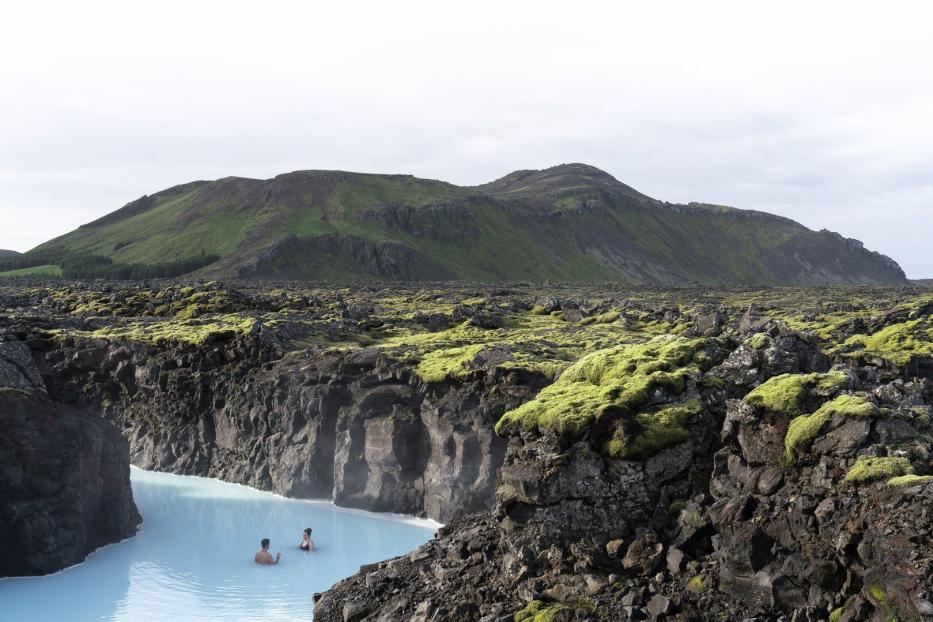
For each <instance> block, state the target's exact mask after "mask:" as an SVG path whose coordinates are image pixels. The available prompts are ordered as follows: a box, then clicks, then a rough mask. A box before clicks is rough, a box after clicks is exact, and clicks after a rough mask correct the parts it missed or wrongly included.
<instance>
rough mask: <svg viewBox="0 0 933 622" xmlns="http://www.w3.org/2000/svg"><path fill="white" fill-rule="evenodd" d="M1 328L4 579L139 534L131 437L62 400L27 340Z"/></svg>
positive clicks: (63, 563) (0, 564)
mask: <svg viewBox="0 0 933 622" xmlns="http://www.w3.org/2000/svg"><path fill="white" fill-rule="evenodd" d="M9 337H10V335H3V334H0V490H2V491H3V494H2V495H0V577H5V576H22V575H41V574H47V573H50V572H54V571H56V570H61V569H62V568H66V567H68V566H71V565H74V564H77V563H79V562H81V561H83V560H84V558H85V557H86V556H87V555H88V554H89V553H90V552H92V551H93V550H95V549H96V548H98V547H100V546H103V545H105V544H110V543H112V542H118V541H120V540H123V539H124V538H127V537H129V536H131V535H133V534H134V533H135V532H136V526H137V525H138V524H139V522H140V520H141V519H140V516H139V513H138V512H137V511H136V506H135V504H134V503H133V494H132V491H131V489H130V478H129V451H128V446H127V442H126V440H125V439H124V438H123V437H122V436H120V434H119V433H118V432H117V431H116V430H115V429H114V428H113V426H112V425H111V424H110V423H108V422H107V421H105V420H103V419H101V418H100V417H89V416H84V415H81V414H79V413H76V412H75V411H74V410H73V409H71V408H69V407H67V406H65V405H63V404H60V403H56V402H55V401H53V400H51V399H50V398H49V397H48V395H47V394H46V390H45V386H44V383H43V380H42V377H41V376H40V374H39V371H38V369H37V368H36V365H35V363H34V361H33V359H32V357H31V355H30V349H29V348H28V347H27V346H26V345H25V344H24V343H23V342H21V341H18V340H16V339H10V338H9Z"/></svg>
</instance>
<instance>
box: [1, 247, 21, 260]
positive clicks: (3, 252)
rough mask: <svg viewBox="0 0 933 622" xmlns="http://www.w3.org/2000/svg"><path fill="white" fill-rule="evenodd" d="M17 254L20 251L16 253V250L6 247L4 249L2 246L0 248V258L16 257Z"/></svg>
mask: <svg viewBox="0 0 933 622" xmlns="http://www.w3.org/2000/svg"><path fill="white" fill-rule="evenodd" d="M19 254H20V253H18V252H16V251H10V250H6V249H4V248H0V258H3V257H16V256H17V255H19Z"/></svg>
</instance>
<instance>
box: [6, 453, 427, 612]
mask: <svg viewBox="0 0 933 622" xmlns="http://www.w3.org/2000/svg"><path fill="white" fill-rule="evenodd" d="M131 478H132V481H133V495H134V497H135V499H136V505H137V506H138V507H139V511H140V513H141V514H142V516H143V520H144V522H143V524H142V525H141V526H140V530H139V533H138V534H136V536H135V537H133V538H130V539H128V540H126V541H124V542H121V543H119V544H114V545H111V546H108V547H105V548H103V549H100V550H98V551H96V552H95V553H93V554H92V555H91V556H90V557H88V559H87V560H86V561H85V562H84V563H83V564H79V565H77V566H74V567H72V568H69V569H67V570H64V571H63V572H60V573H57V574H54V575H49V576H45V577H30V578H16V579H3V580H0V619H3V620H16V621H36V622H44V621H46V620H48V621H49V622H59V621H75V622H82V621H85V620H88V621H90V620H118V621H126V622H131V621H132V622H141V621H148V620H153V621H155V620H167V621H169V622H183V621H187V620H234V621H236V620H289V621H292V620H311V618H312V615H311V612H312V609H313V601H312V598H311V596H312V594H313V593H314V592H320V591H323V590H326V589H327V588H329V587H330V586H331V585H333V584H334V583H335V582H336V581H337V580H339V579H341V578H343V577H346V576H349V575H352V574H354V573H356V572H357V571H358V570H359V567H360V566H361V565H362V564H367V563H372V562H375V561H379V560H382V559H386V558H388V557H394V556H396V555H401V554H402V553H405V552H407V551H411V550H412V549H415V548H417V547H418V546H420V545H421V544H423V543H425V542H427V541H428V539H430V538H431V536H432V535H433V534H434V532H435V531H436V529H437V524H436V523H433V522H431V521H424V520H417V519H406V518H402V517H397V516H389V515H380V514H372V513H368V512H358V511H353V510H346V509H341V508H337V507H335V506H333V505H332V504H330V503H327V502H320V501H304V500H296V499H285V498H282V497H279V496H276V495H273V494H270V493H266V492H260V491H257V490H253V489H251V488H247V487H245V486H237V485H235V484H227V483H224V482H219V481H216V480H211V479H207V478H201V477H184V476H179V475H169V474H165V473H152V472H148V471H142V470H140V469H135V468H134V469H133V470H132V475H131ZM305 527H311V528H312V529H314V542H315V545H316V546H317V550H316V551H313V552H311V553H305V552H304V551H300V550H299V549H298V542H299V540H300V539H301V531H302V530H303V529H304V528H305ZM263 537H268V538H269V539H271V540H272V546H271V550H272V551H273V553H275V552H276V551H281V552H282V561H281V563H280V564H279V565H278V566H260V565H258V564H255V563H254V562H253V554H254V553H255V552H256V551H257V550H258V549H259V540H260V539H261V538H263Z"/></svg>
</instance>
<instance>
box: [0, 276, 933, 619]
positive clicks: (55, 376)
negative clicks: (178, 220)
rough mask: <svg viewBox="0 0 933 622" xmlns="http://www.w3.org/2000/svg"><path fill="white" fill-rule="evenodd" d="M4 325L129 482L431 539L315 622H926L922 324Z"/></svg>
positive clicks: (755, 317)
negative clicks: (218, 489)
mask: <svg viewBox="0 0 933 622" xmlns="http://www.w3.org/2000/svg"><path fill="white" fill-rule="evenodd" d="M0 296H2V297H0V301H4V304H6V305H7V306H8V307H9V308H10V309H14V311H13V312H11V313H10V314H9V315H8V316H6V317H4V316H0V322H3V324H4V325H5V326H7V327H8V328H7V330H8V331H9V333H10V334H12V335H15V336H16V337H17V339H19V340H21V341H22V342H23V343H26V344H28V346H29V348H30V349H31V352H32V356H33V357H34V358H35V359H36V360H37V361H38V362H39V369H40V370H41V374H42V377H43V378H44V380H45V383H46V384H47V386H48V390H49V394H50V396H51V399H53V400H55V401H56V402H58V403H62V404H67V405H68V406H69V408H72V409H77V410H82V411H85V412H87V413H94V414H95V415H97V414H100V413H101V412H103V413H104V414H105V416H106V418H107V419H109V420H111V421H113V422H115V423H116V425H117V426H118V428H119V429H120V430H121V431H122V432H123V433H124V435H125V436H126V437H127V438H128V439H130V446H131V449H132V453H131V457H132V460H133V461H134V462H136V463H138V464H140V465H142V466H146V467H149V468H157V469H163V470H168V471H173V472H178V473H194V474H200V475H211V476H215V477H221V478H223V479H227V480H230V481H237V482H242V483H247V484H250V485H253V486H256V487H259V488H264V489H271V490H276V491H279V492H282V493H284V494H288V495H292V496H325V497H327V496H330V497H332V498H334V499H335V500H336V501H337V502H338V503H341V504H344V505H352V506H356V507H365V508H369V509H377V510H392V511H402V512H424V513H425V514H427V515H429V516H432V517H435V518H439V519H441V520H444V521H445V522H447V524H446V525H445V526H444V527H443V528H442V529H441V530H440V532H439V536H438V538H436V539H435V540H432V541H431V542H429V543H427V544H426V545H424V546H423V547H421V548H420V549H419V550H417V551H414V552H412V553H411V554H410V555H407V556H404V557H401V558H398V559H394V560H387V561H385V562H381V563H377V564H373V565H369V566H366V567H364V568H362V569H361V571H360V573H359V574H358V575H356V576H354V577H350V578H348V579H347V580H345V581H342V582H340V583H338V584H337V585H335V586H334V587H333V588H332V589H331V590H329V591H328V592H327V593H325V594H322V595H319V596H318V598H317V599H316V601H317V602H316V614H315V615H316V619H318V620H324V621H330V620H341V621H344V622H345V621H346V620H412V621H424V620H438V621H439V620H488V621H492V620H502V621H503V622H504V621H505V620H510V619H514V620H516V621H518V622H523V621H524V622H527V621H528V620H535V622H539V621H540V620H542V619H543V620H557V621H562V620H574V619H583V620H626V619H636V620H637V619H646V618H653V619H682V620H706V619H710V618H715V619H725V620H744V619H747V618H749V617H753V618H754V619H758V620H762V621H765V620H774V621H777V620H796V621H798V622H803V621H808V620H824V619H827V618H828V619H831V620H833V621H836V622H838V621H839V620H846V621H849V620H860V621H861V620H891V619H893V618H895V617H896V618H897V619H908V620H909V619H919V620H924V619H930V618H933V585H931V580H930V576H931V571H933V554H931V550H933V547H931V545H933V542H931V539H933V523H931V514H930V510H929V505H930V502H931V500H933V434H931V428H930V416H931V406H930V404H931V399H933V383H931V381H933V319H931V315H933V300H931V299H930V298H929V296H928V295H927V294H921V293H918V292H917V291H914V290H900V289H898V290H876V289H864V290H861V289H860V290H818V291H817V290H784V291H766V292H763V291H754V292H749V291H738V290H736V291H730V292H725V293H722V294H717V295H713V294H711V293H709V292H706V291H702V290H693V289H686V290H682V291H679V290H671V291H656V292H651V291H648V290H637V291H636V290H627V291H625V292H619V293H617V292H613V291H611V290H608V288H600V289H599V290H595V289H593V290H586V289H578V290H571V289H563V290H561V289H560V288H555V290H554V291H548V292H541V291H528V290H523V289H519V288H514V289H510V288H488V289H484V290H475V289H470V290H463V291H456V290H446V289H444V290H440V289H431V290H420V289H419V290H414V291H411V290H409V291H404V290H401V289H395V288H384V289H377V288H375V287H365V286H364V287H360V288H357V289H347V290H340V291H326V290H315V291H307V290H302V289H300V288H297V287H293V288H291V289H287V288H281V289H279V288H276V289H273V290H270V289H261V290H258V291H256V290H248V289H234V288H226V289H225V288H224V287H223V286H221V285H219V284H216V283H207V284H196V285H171V286H167V287H151V288H150V287H146V288H140V287H139V286H135V285H133V286H125V285H121V286H119V287H114V286H110V285H103V286H100V285H95V286H93V287H84V286H80V287H77V286H76V287H74V288H63V289H61V290H56V291H50V290H47V289H43V288H35V289H28V288H24V289H16V290H15V291H4V290H0ZM328 344H330V345H331V346H332V347H328ZM361 345H365V347H361ZM33 376H35V374H33ZM470 512H475V513H473V514H470Z"/></svg>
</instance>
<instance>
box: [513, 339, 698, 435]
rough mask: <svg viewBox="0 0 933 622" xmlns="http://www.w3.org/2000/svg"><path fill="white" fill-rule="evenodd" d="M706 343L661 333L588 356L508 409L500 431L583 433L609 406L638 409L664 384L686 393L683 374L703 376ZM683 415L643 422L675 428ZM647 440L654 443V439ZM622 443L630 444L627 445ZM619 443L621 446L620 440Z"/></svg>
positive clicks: (657, 427) (647, 426)
mask: <svg viewBox="0 0 933 622" xmlns="http://www.w3.org/2000/svg"><path fill="white" fill-rule="evenodd" d="M707 343H708V342H707V341H706V340H704V339H684V338H682V337H671V336H662V337H657V338H654V339H652V340H650V341H648V342H647V343H642V344H630V345H623V346H617V347H615V348H609V349H606V350H601V351H598V352H594V353H592V354H589V355H587V356H585V357H583V358H582V359H580V360H579V361H577V362H576V363H574V364H573V365H571V366H570V367H568V368H567V369H566V370H565V371H564V373H563V374H561V376H560V378H558V379H557V381H556V382H554V383H553V384H552V385H550V386H548V387H545V388H544V389H543V390H542V391H541V392H540V393H539V394H538V396H537V397H536V398H535V399H533V400H531V401H529V402H526V403H525V404H523V405H521V406H519V407H518V408H516V409H514V410H512V411H509V412H508V413H506V414H505V415H504V416H503V417H502V419H500V421H499V423H498V424H497V425H496V431H497V432H498V433H500V434H508V433H514V432H517V431H518V430H521V429H525V430H539V431H545V430H556V431H557V432H559V433H561V434H566V435H569V436H571V437H579V436H580V435H581V434H582V433H583V431H584V430H585V429H587V428H588V427H589V426H590V425H591V424H592V423H593V422H594V421H596V420H597V419H598V418H599V417H601V416H602V414H603V413H604V412H605V411H606V409H607V408H609V407H613V408H614V409H621V410H622V411H625V412H629V413H634V412H635V411H636V410H637V409H638V408H640V407H641V406H643V405H644V404H645V403H647V401H648V400H649V399H650V395H651V392H652V391H654V390H656V389H659V388H663V389H665V390H666V391H668V392H669V393H671V394H674V395H679V394H680V393H683V391H684V389H685V387H686V385H685V382H684V378H685V377H686V376H688V375H691V374H692V375H697V374H699V368H698V367H697V366H696V363H695V361H694V359H695V357H696V355H697V353H698V352H699V350H700V348H701V347H703V346H704V345H705V344H707ZM678 413H680V411H678V412H671V413H668V414H667V415H662V419H658V420H656V422H655V423H651V422H648V421H646V420H643V423H639V424H638V426H640V427H641V429H642V430H657V431H660V430H661V429H662V428H663V429H665V430H667V431H670V429H671V428H670V427H668V424H673V423H674V422H675V420H676V419H677V417H679V416H680V414H678ZM668 419H669V420H668ZM660 421H665V423H658V422H660ZM674 434H675V435H676V433H674ZM668 436H669V435H668V433H667V432H663V433H660V434H659V435H658V436H657V440H658V441H659V442H660V441H661V440H662V439H666V438H668ZM631 438H632V439H634V438H635V437H631ZM629 442H631V441H629ZM645 442H647V443H648V444H649V445H650V444H651V443H652V442H654V441H647V440H645ZM623 446H626V447H628V446H630V445H629V444H628V443H623ZM615 447H616V448H618V449H620V450H621V446H619V445H618V444H617V445H616V446H615Z"/></svg>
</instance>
